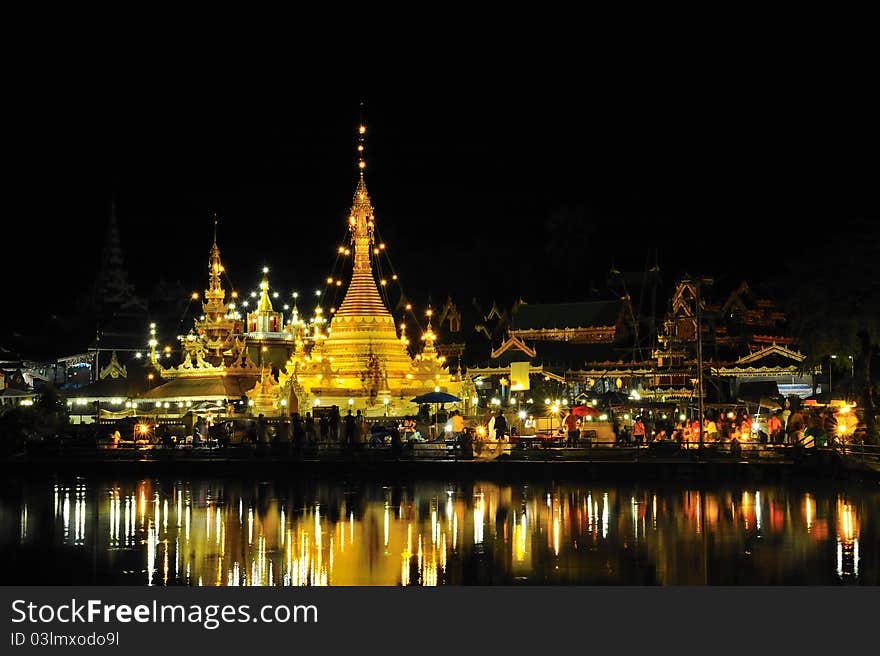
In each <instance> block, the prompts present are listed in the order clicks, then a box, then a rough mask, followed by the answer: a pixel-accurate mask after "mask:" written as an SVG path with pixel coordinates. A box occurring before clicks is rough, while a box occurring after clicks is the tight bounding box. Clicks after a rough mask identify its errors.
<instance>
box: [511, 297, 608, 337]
mask: <svg viewBox="0 0 880 656" xmlns="http://www.w3.org/2000/svg"><path fill="white" fill-rule="evenodd" d="M622 306H623V304H622V302H621V301H589V302H583V303H534V304H528V303H526V304H523V305H520V306H519V309H518V311H517V313H516V314H515V315H514V317H513V321H512V326H511V328H512V330H541V329H548V328H552V329H561V328H595V327H599V326H615V325H617V321H618V319H619V318H620V313H621V310H622Z"/></svg>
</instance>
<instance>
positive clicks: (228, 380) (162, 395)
mask: <svg viewBox="0 0 880 656" xmlns="http://www.w3.org/2000/svg"><path fill="white" fill-rule="evenodd" d="M258 375H259V374H258V373H257V372H255V373H254V375H253V376H222V375H211V376H200V377H195V376H186V377H180V378H175V379H174V380H172V381H171V382H168V383H165V384H164V385H160V386H159V387H155V388H153V389H151V390H150V391H149V392H147V393H146V394H144V395H143V396H141V397H140V398H141V399H146V400H150V399H162V400H164V401H194V400H202V401H204V400H222V399H230V398H232V399H238V398H241V397H242V396H244V395H245V393H246V392H247V391H248V390H249V389H251V388H253V386H254V383H255V382H256V380H257V378H258Z"/></svg>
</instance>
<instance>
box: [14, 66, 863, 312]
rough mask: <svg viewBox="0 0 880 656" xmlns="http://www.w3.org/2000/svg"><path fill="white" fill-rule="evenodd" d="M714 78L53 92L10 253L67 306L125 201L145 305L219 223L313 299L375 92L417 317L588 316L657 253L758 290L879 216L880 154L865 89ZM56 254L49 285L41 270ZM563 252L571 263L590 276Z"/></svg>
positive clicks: (386, 175) (371, 151)
mask: <svg viewBox="0 0 880 656" xmlns="http://www.w3.org/2000/svg"><path fill="white" fill-rule="evenodd" d="M710 72H711V75H709V74H708V72H707V71H706V70H699V71H697V70H694V71H676V72H673V71H671V70H660V69H658V70H652V71H647V70H645V71H641V72H640V73H639V74H637V75H636V74H633V75H624V74H614V75H611V74H608V75H607V76H596V75H591V76H588V77H584V78H582V79H580V80H578V81H572V80H568V81H567V82H566V84H564V85H561V84H551V83H549V82H542V83H535V84H528V83H525V82H523V83H521V84H518V85H516V86H512V85H507V84H504V85H502V84H500V83H499V84H498V86H493V85H492V84H487V85H486V86H484V87H482V88H479V89H477V90H474V89H473V88H471V89H467V90H466V89H465V88H464V87H459V86H457V85H455V84H453V83H452V81H451V80H450V81H438V82H437V84H436V85H432V86H430V88H427V85H426V86H425V87H423V88H422V89H411V88H409V87H408V86H406V85H398V86H397V88H396V90H395V91H394V92H393V94H388V93H386V92H384V91H383V90H381V89H378V88H377V89H372V88H366V89H364V88H363V86H366V85H353V86H352V88H351V89H347V88H345V84H344V83H343V82H340V85H338V88H337V90H336V92H335V93H333V94H327V93H325V92H324V91H322V90H318V89H310V88H308V87H306V86H300V84H299V83H298V82H297V81H296V80H295V79H291V80H290V81H289V82H285V83H284V84H281V85H279V84H275V85H272V86H268V85H266V86H264V85H261V84H259V83H256V82H254V83H248V84H241V85H237V84H236V83H234V82H229V83H227V84H225V85H217V86H210V85H195V84H193V85H190V84H188V83H186V82H185V81H176V82H177V83H175V84H168V85H162V84H155V85H136V84H116V83H110V84H107V83H106V81H105V83H103V84H96V86H95V87H91V86H90V85H87V86H77V85H76V84H74V83H71V84H70V85H69V86H66V87H60V88H58V89H55V90H53V91H52V92H51V93H50V92H49V91H46V90H42V91H39V92H38V93H37V94H36V96H34V97H31V98H29V99H28V100H26V101H23V102H22V105H21V109H22V112H21V117H20V120H19V121H18V122H17V123H16V127H15V129H14V130H13V131H12V133H11V141H12V143H11V149H10V151H9V152H10V154H11V156H12V157H13V158H14V161H15V162H16V164H17V165H16V166H15V167H14V172H13V173H12V175H11V178H8V179H7V183H11V184H9V189H10V197H9V200H8V201H7V212H8V214H7V219H8V220H10V221H12V222H15V224H16V225H17V227H18V229H19V240H20V241H19V242H18V243H23V244H25V245H26V246H25V248H23V249H21V250H19V249H18V248H16V247H10V246H9V245H8V244H7V248H6V249H5V251H6V252H5V257H6V262H7V272H9V271H11V270H12V271H18V272H21V273H22V274H24V275H23V276H22V277H21V278H18V277H15V279H18V280H25V279H28V278H30V277H33V278H36V279H37V280H38V281H41V284H42V285H45V284H46V283H47V282H48V281H50V280H52V279H54V278H56V277H60V278H62V282H60V283H59V284H60V286H61V290H60V291H62V292H64V293H65V295H66V296H67V297H70V298H72V297H73V294H75V293H77V292H79V291H81V290H82V289H85V287H87V285H88V284H89V283H90V282H91V280H92V277H93V275H94V273H95V269H96V266H97V262H98V260H99V258H100V253H101V244H102V242H103V238H104V230H105V226H106V221H107V214H108V206H109V200H110V197H111V194H114V193H115V196H116V199H117V215H118V219H119V225H120V230H121V239H122V245H123V249H124V253H125V258H126V264H127V267H128V270H129V275H130V278H131V279H132V281H133V282H134V283H135V284H136V285H137V286H138V288H139V291H140V292H141V293H142V294H146V293H148V292H149V289H150V287H151V285H152V284H153V283H154V282H155V281H156V280H157V279H158V278H159V277H160V276H164V277H166V278H168V279H170V280H174V279H179V280H181V281H182V282H183V284H184V286H185V287H187V288H189V289H199V290H201V289H203V288H204V286H205V277H206V276H205V269H206V258H207V251H208V248H209V245H210V235H211V214H212V212H215V211H216V212H217V213H218V214H219V215H220V246H221V251H222V253H223V256H224V260H225V261H226V265H227V271H228V272H229V274H230V276H231V278H232V280H233V281H234V282H235V284H236V286H237V287H238V288H239V289H242V290H247V289H252V288H253V286H254V285H255V284H256V282H257V277H258V270H259V268H260V267H261V266H262V265H263V264H264V263H265V264H268V265H269V266H270V267H271V268H272V283H273V286H274V287H276V288H280V289H281V290H282V291H289V290H292V289H299V290H301V291H306V290H311V289H313V288H314V287H316V286H318V285H319V284H320V282H321V281H322V279H323V278H324V277H325V276H326V275H327V274H328V272H329V269H330V266H331V265H332V263H333V261H334V258H335V248H336V246H337V245H338V244H339V243H340V239H341V237H342V235H343V231H344V227H345V219H346V217H347V212H348V208H349V206H350V203H351V195H352V192H353V190H354V185H355V182H356V172H355V166H354V162H355V157H354V144H355V137H354V129H355V125H356V124H357V120H358V119H357V117H358V102H359V100H360V97H361V96H362V95H363V96H364V97H365V100H366V116H367V124H368V126H369V135H368V137H369V138H368V142H367V159H368V165H369V166H368V169H367V183H368V187H369V189H370V193H371V196H372V199H373V203H374V207H375V210H376V217H377V224H378V227H379V230H380V231H381V233H382V236H383V238H384V239H385V241H386V242H387V243H388V245H389V254H390V256H391V259H392V261H393V262H394V264H395V266H396V268H397V269H398V271H399V272H400V273H401V281H402V283H403V285H404V288H405V289H406V291H407V293H408V294H409V295H411V296H413V297H416V298H419V297H423V296H424V295H425V294H426V293H428V292H430V293H431V294H432V296H433V297H434V300H435V302H437V301H440V300H442V299H443V298H445V296H446V294H447V293H450V292H451V293H453V294H454V295H455V296H456V297H457V298H458V299H460V301H461V302H465V303H466V302H467V301H468V300H469V299H470V297H471V296H478V297H479V298H481V299H484V300H487V301H489V302H491V299H492V298H493V297H496V298H498V299H499V300H512V299H513V297H514V296H515V295H520V294H521V295H522V296H523V297H525V298H526V300H559V299H570V300H576V299H577V298H579V297H582V294H583V290H584V289H585V287H586V284H587V282H588V280H595V281H596V282H600V281H601V280H603V279H604V276H605V274H606V272H607V271H608V269H609V267H610V265H611V262H612V258H613V259H614V262H615V264H616V265H617V268H619V269H628V270H636V271H641V270H642V269H643V268H644V266H645V260H646V256H647V254H648V253H649V251H650V249H652V248H655V247H656V248H658V249H659V250H660V266H661V269H662V271H663V272H664V275H666V276H667V277H672V276H673V275H675V274H676V273H680V272H682V271H689V272H691V273H695V272H706V273H710V274H718V275H722V274H723V275H729V276H731V277H740V278H748V279H750V280H760V279H762V278H764V277H765V276H767V275H768V274H769V273H771V272H772V264H773V262H774V261H777V260H779V256H784V255H786V254H792V253H796V252H797V250H798V249H799V248H800V247H801V246H802V245H803V244H804V243H806V241H807V240H810V239H815V238H817V236H818V237H819V238H821V234H822V232H823V231H831V230H839V229H843V228H845V225H846V223H847V221H849V220H850V219H853V218H856V217H877V216H878V210H877V208H878V203H877V193H876V181H877V180H878V179H880V177H878V176H880V170H878V168H880V164H878V158H877V155H876V153H877V152H878V148H877V146H878V145H880V144H878V142H880V138H878V127H877V125H878V124H877V121H876V119H875V117H874V116H869V113H870V110H871V107H872V105H871V104H869V103H868V96H867V94H868V90H867V88H866V87H864V85H862V86H855V85H850V84H847V83H846V81H838V82H831V81H826V80H818V79H815V78H812V77H809V78H805V79H801V77H794V76H791V75H787V76H779V75H777V72H776V71H774V70H769V69H764V68H761V69H754V70H750V69H741V68H739V67H738V66H736V65H734V64H730V65H728V66H726V67H722V68H719V69H714V70H712V71H710ZM830 79H831V78H829V80H830ZM50 101H51V102H50ZM563 207H571V208H576V207H581V208H583V210H584V216H585V217H586V221H587V222H588V224H589V225H590V231H589V236H588V240H587V242H586V245H585V242H583V241H579V238H578V235H579V234H582V232H583V231H582V230H579V229H578V228H577V226H570V229H571V233H572V235H573V237H569V236H568V235H566V234H565V233H566V232H567V231H566V230H562V231H560V230H556V231H551V230H550V229H548V226H547V218H548V217H549V216H550V215H551V214H552V213H553V212H554V211H556V210H558V209H559V208H563ZM4 223H6V222H4ZM551 232H555V234H551ZM59 252H60V253H62V254H63V256H62V257H61V258H60V264H61V269H60V271H61V275H60V276H56V274H57V273H58V272H59V269H57V268H53V269H51V270H47V268H46V266H45V265H44V263H45V262H47V261H49V259H50V258H51V257H52V256H53V254H55V253H59ZM551 252H552V253H553V257H556V258H570V259H573V260H575V261H576V262H577V265H576V270H577V271H578V278H577V279H576V280H574V281H571V280H569V281H566V280H565V279H564V277H563V276H562V275H561V274H560V268H559V267H558V266H557V265H555V264H554V263H553V262H551V261H550V257H551V255H550V253H551ZM774 253H775V254H776V255H774ZM65 262H67V263H71V264H75V268H74V270H73V271H70V270H65V264H64V263H65ZM10 267H11V268H10ZM10 279H11V278H10V277H7V280H8V281H9V280H10ZM37 289H40V284H38V285H37ZM6 291H7V292H8V296H7V300H9V301H11V302H12V303H13V307H21V308H23V309H28V308H31V309H35V310H36V311H38V312H39V311H42V310H45V309H46V305H45V299H47V298H50V296H48V295H47V294H45V293H36V294H35V293H34V292H33V291H32V290H31V289H30V288H29V286H28V285H26V284H23V285H19V284H17V283H16V284H7V285H6ZM53 291H54V290H53ZM68 292H70V293H69V294H68ZM10 297H11V298H10Z"/></svg>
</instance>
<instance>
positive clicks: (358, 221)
mask: <svg viewBox="0 0 880 656" xmlns="http://www.w3.org/2000/svg"><path fill="white" fill-rule="evenodd" d="M366 134H367V126H366V125H364V123H363V121H361V123H360V125H359V126H358V145H357V151H358V183H357V188H356V189H355V192H354V198H353V200H352V204H351V212H350V213H349V217H348V228H349V231H350V232H351V240H352V241H353V242H354V271H353V273H352V277H351V285H349V288H348V290H347V291H346V293H345V298H344V299H343V301H342V305H341V306H340V307H339V310H338V311H337V312H336V316H337V317H344V316H383V317H388V318H390V317H391V313H390V312H389V311H388V308H386V307H385V303H383V302H382V298H381V297H380V296H379V290H378V289H377V287H376V281H375V279H374V278H373V267H372V264H371V262H370V250H371V247H372V244H373V233H374V229H375V220H374V217H373V205H372V203H371V202H370V194H369V192H368V191H367V183H366V181H365V180H364V169H366V168H367V164H366V159H365V157H366V155H365V146H364V142H365V139H366Z"/></svg>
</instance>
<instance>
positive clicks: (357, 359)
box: [279, 126, 460, 415]
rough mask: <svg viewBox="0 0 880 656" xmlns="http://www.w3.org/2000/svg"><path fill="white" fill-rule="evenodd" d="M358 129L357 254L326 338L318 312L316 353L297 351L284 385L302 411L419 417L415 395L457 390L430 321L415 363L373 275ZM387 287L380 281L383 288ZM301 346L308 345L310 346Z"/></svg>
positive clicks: (353, 226)
mask: <svg viewBox="0 0 880 656" xmlns="http://www.w3.org/2000/svg"><path fill="white" fill-rule="evenodd" d="M365 131H366V128H364V127H363V126H361V127H360V129H359V134H360V135H361V136H360V141H359V144H358V152H359V153H360V158H359V161H358V166H359V177H358V182H357V187H356V189H355V193H354V199H353V201H352V206H351V212H350V214H349V217H348V229H349V236H350V239H351V244H352V249H343V252H346V251H348V252H351V251H353V254H354V266H353V271H352V276H351V281H350V284H349V286H348V289H347V290H346V293H345V297H344V299H343V301H342V303H341V305H340V306H339V309H338V310H336V311H335V312H333V313H332V318H331V320H330V323H329V328H328V329H327V331H326V333H325V332H324V331H323V328H322V326H323V325H324V323H325V320H324V319H323V318H322V314H323V308H321V307H320V306H319V307H318V308H316V310H315V314H316V321H315V325H314V329H313V330H312V331H311V335H309V336H308V337H309V338H308V341H309V342H310V343H311V348H310V349H306V348H299V345H298V348H297V352H296V354H295V355H294V356H293V357H292V358H291V359H290V361H289V362H288V363H287V366H286V368H285V370H284V371H283V372H281V374H280V375H279V384H280V386H282V387H283V388H284V389H285V390H286V393H287V395H288V398H289V400H290V407H291V409H294V408H299V410H300V412H304V411H305V409H307V408H311V407H315V406H327V405H338V406H340V408H343V409H344V408H346V407H349V408H353V409H361V410H363V411H364V413H365V414H367V415H379V414H388V415H400V414H407V413H414V412H415V411H416V410H417V407H416V406H415V405H413V404H411V403H410V399H411V398H412V397H414V396H416V395H419V394H422V393H425V392H431V391H434V390H435V388H440V389H441V390H442V391H445V392H451V393H453V394H454V393H455V391H456V390H457V389H458V387H459V386H460V383H459V382H457V381H453V380H452V377H451V376H450V375H449V373H448V372H447V371H446V370H444V368H443V362H444V358H443V357H442V356H440V355H438V353H437V351H436V349H435V347H434V341H435V339H436V336H435V334H434V332H433V330H432V328H431V322H430V321H431V314H430V311H429V313H428V325H427V329H426V330H425V332H424V334H423V335H422V341H424V343H425V345H424V348H423V349H422V351H421V353H419V354H418V355H416V357H415V358H413V357H411V356H410V354H409V351H408V343H409V342H408V339H407V337H406V334H405V330H404V326H403V324H402V325H401V333H400V334H399V333H398V330H397V324H396V322H395V319H394V317H393V316H392V314H391V312H390V311H389V309H388V307H387V306H386V304H385V302H384V301H383V299H382V297H381V296H380V294H379V290H378V287H377V281H376V279H375V277H374V275H373V265H372V256H374V255H378V254H379V252H380V248H379V246H378V245H376V244H375V238H374V235H375V215H374V213H373V205H372V203H371V201H370V195H369V193H368V191H367V185H366V182H365V180H364V169H365V167H366V163H365V161H364V159H363V135H364V133H365ZM384 283H385V281H384V280H383V281H382V284H384ZM300 341H302V343H303V346H306V341H304V340H298V342H300Z"/></svg>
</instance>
